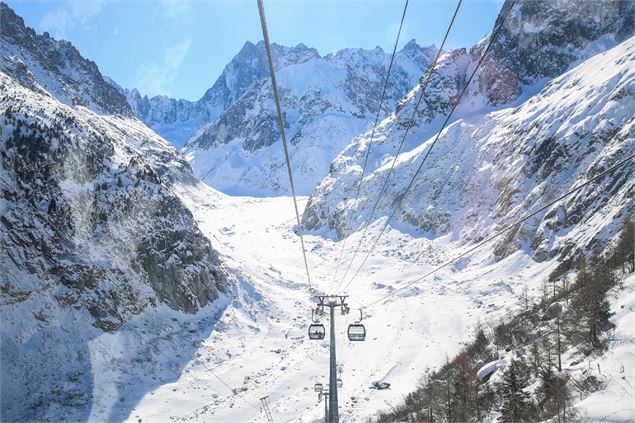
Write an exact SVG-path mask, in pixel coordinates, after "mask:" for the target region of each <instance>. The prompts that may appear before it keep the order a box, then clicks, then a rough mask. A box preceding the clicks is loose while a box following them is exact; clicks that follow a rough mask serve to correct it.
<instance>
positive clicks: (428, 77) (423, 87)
mask: <svg viewBox="0 0 635 423" xmlns="http://www.w3.org/2000/svg"><path fill="white" fill-rule="evenodd" d="M462 2H463V0H459V2H458V3H457V5H456V9H455V10H454V14H453V15H452V20H451V21H450V24H449V25H448V29H447V30H446V31H445V36H444V37H443V41H442V42H441V47H439V50H438V51H437V55H436V57H435V58H434V61H433V62H432V65H431V66H430V67H429V68H428V69H427V70H426V73H425V74H424V75H425V76H426V79H425V80H424V83H423V84H421V94H420V95H419V99H418V100H417V103H416V104H415V107H414V109H413V111H412V116H411V117H410V120H409V121H408V122H414V119H415V117H416V115H417V112H418V111H419V105H420V104H421V101H422V100H423V97H424V96H425V91H426V89H427V88H428V85H429V83H430V80H431V79H432V75H433V73H434V69H435V67H436V65H437V62H438V61H439V57H440V56H441V53H442V52H443V48H444V47H445V42H446V41H447V39H448V36H449V35H450V31H451V30H452V26H453V25H454V20H455V19H456V15H457V14H458V13H459V9H460V8H461V3H462ZM411 127H412V125H408V126H407V127H406V130H405V131H404V134H403V137H402V138H401V142H400V143H399V148H398V149H397V154H395V157H394V159H393V161H392V164H391V165H390V169H389V170H388V173H387V174H386V178H385V179H384V182H383V184H382V187H381V189H380V190H379V194H378V195H377V200H376V201H375V204H374V205H373V209H372V211H371V213H370V217H369V218H368V221H367V223H366V226H365V227H364V230H363V232H362V236H361V238H360V239H359V242H358V243H357V247H356V248H355V252H354V253H353V257H352V258H351V260H350V262H349V263H348V267H347V268H346V272H344V276H343V277H342V280H340V283H339V284H338V285H337V289H336V291H337V290H339V288H340V287H341V286H342V283H344V281H345V280H346V276H347V275H348V272H349V271H350V270H351V266H352V265H353V261H355V257H357V253H358V252H359V249H360V247H361V245H362V242H363V241H364V237H365V236H366V231H368V227H369V226H370V223H371V222H372V219H373V216H374V215H375V211H377V206H378V205H379V201H380V199H381V195H382V194H383V192H384V190H385V189H386V186H387V184H388V179H389V178H390V175H391V174H392V171H393V169H394V167H395V163H396V162H397V158H398V157H399V154H400V153H401V149H402V148H403V145H404V143H405V141H406V137H407V136H408V133H409V132H410V128H411ZM369 151H370V146H369ZM360 186H361V182H360ZM362 210H363V207H362ZM356 273H357V272H356ZM348 285H350V282H349V284H347V285H346V287H348ZM346 287H345V288H344V289H346Z"/></svg>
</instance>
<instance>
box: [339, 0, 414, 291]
mask: <svg viewBox="0 0 635 423" xmlns="http://www.w3.org/2000/svg"><path fill="white" fill-rule="evenodd" d="M406 10H408V0H406V2H405V4H404V7H403V14H402V15H401V22H400V23H399V31H397V39H396V40H395V46H394V47H393V49H392V56H390V65H388V71H387V72H386V79H385V81H384V88H383V90H382V92H381V98H380V100H379V107H377V114H376V115H375V123H374V124H373V130H372V132H371V133H370V141H369V142H368V148H367V149H366V156H365V157H364V166H363V167H362V174H361V175H360V177H359V183H358V184H357V190H356V192H355V199H354V200H353V204H355V203H357V199H358V198H359V192H360V191H361V188H362V181H363V180H364V174H365V173H366V165H367V164H368V156H369V155H370V148H371V147H372V145H373V138H374V137H375V131H376V130H377V123H379V114H380V113H381V107H382V106H383V104H384V96H385V95H386V89H387V87H388V79H389V78H390V72H391V71H392V65H393V62H394V60H395V55H396V54H397V45H398V44H399V37H400V36H401V28H402V27H403V21H404V18H405V17H406ZM350 222H351V215H350V214H349V216H348V220H347V222H346V226H348V225H350ZM347 239H348V237H345V238H344V240H343V241H342V248H340V255H339V257H338V258H337V261H336V262H335V263H336V266H335V273H333V279H332V280H331V284H330V285H329V292H330V291H331V289H332V288H333V284H334V283H335V279H336V278H337V271H338V270H339V268H340V263H341V260H342V254H343V253H344V249H345V248H346V240H347Z"/></svg>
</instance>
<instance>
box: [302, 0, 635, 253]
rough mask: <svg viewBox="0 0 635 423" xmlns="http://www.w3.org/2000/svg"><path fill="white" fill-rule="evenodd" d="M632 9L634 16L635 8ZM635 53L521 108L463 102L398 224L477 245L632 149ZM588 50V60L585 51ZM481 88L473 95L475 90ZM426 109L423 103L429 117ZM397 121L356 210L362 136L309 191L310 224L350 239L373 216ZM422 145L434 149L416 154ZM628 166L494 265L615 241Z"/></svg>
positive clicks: (391, 184)
mask: <svg viewBox="0 0 635 423" xmlns="http://www.w3.org/2000/svg"><path fill="white" fill-rule="evenodd" d="M564 3H565V4H569V3H567V2H564ZM629 5H630V6H631V10H632V5H633V3H632V2H631V3H629ZM513 13H514V12H512V14H513ZM589 13H590V12H589ZM516 15H517V14H516ZM512 22H513V21H512ZM606 39H607V37H606V34H604V40H606ZM634 48H635V40H634V39H633V38H630V39H628V40H626V41H624V42H622V43H621V44H619V45H617V46H616V47H614V48H613V49H611V50H609V51H608V52H606V53H603V54H599V55H596V56H594V57H593V58H591V59H589V60H588V61H586V62H584V63H582V64H580V65H578V66H577V67H575V68H574V69H572V70H571V71H569V72H567V73H565V74H564V75H562V76H561V77H558V78H556V79H554V80H552V81H551V82H550V83H548V84H547V85H546V86H545V87H544V89H543V90H542V91H540V92H539V93H538V94H536V95H534V96H530V97H529V99H526V98H527V96H529V94H530V93H529V89H528V88H529V87H528V86H525V87H524V89H525V94H524V95H521V97H520V98H519V99H518V100H516V102H517V103H521V104H520V105H519V106H517V107H511V108H503V109H501V110H499V111H496V112H491V113H484V112H478V111H477V112H475V111H474V109H473V105H474V103H473V102H472V100H473V99H474V98H478V97H475V96H468V100H467V101H465V102H463V103H462V105H461V106H460V108H459V111H458V114H457V116H458V118H457V120H456V121H455V122H454V123H453V124H451V125H449V126H448V127H447V128H446V130H445V131H444V132H443V134H442V135H441V137H440V138H439V140H438V143H437V145H436V146H435V147H434V150H433V151H432V153H431V155H430V156H429V158H428V160H427V161H426V163H425V164H424V166H423V169H422V171H421V173H420V175H419V176H418V178H417V179H416V181H415V183H414V185H413V186H412V189H411V190H410V192H409V193H408V195H407V196H406V197H405V198H404V199H403V202H402V207H401V208H400V210H399V211H398V213H397V214H396V216H395V218H394V219H393V222H392V224H393V225H395V226H397V227H400V228H402V229H405V230H408V231H414V232H415V233H418V234H423V235H425V236H427V237H432V238H434V237H438V236H442V235H446V234H451V236H453V237H454V238H456V239H460V240H461V241H462V242H464V243H468V242H474V241H478V240H480V239H482V238H483V237H484V236H486V235H487V234H489V233H492V231H494V230H496V229H497V228H501V227H503V226H504V225H505V224H509V223H511V222H512V221H513V220H515V219H518V218H519V217H521V216H522V215H523V214H524V213H525V212H527V211H529V210H531V209H532V208H536V207H537V206H540V205H543V204H545V203H546V202H548V201H549V200H551V199H553V198H555V197H556V196H557V195H558V194H560V193H563V192H565V191H567V190H568V189H570V188H573V187H574V186H576V185H577V184H579V183H582V182H584V181H586V180H588V179H589V178H591V177H593V176H594V175H596V174H598V173H599V172H601V171H602V170H604V169H606V168H607V167H609V166H610V165H611V164H613V163H616V162H617V161H619V160H621V159H623V158H625V157H626V156H627V155H628V154H629V153H633V152H634V151H635V145H634V142H635V141H634V138H633V132H634V125H635V122H634V120H633V114H634V113H633V112H634V110H635V99H634V98H633V84H634V80H635V73H634V72H633V69H634V68H633V64H634V63H635V62H634ZM589 49H591V47H589ZM589 49H587V50H586V51H587V52H588V51H589ZM582 54H586V53H584V52H578V56H579V55H582ZM448 60H449V59H448V58H447V57H446V58H445V60H444V63H445V65H446V66H447V62H448ZM598 70H600V71H599V72H598ZM442 72H443V70H442V71H441V73H442ZM524 75H527V74H524ZM538 76H541V75H540V74H539V75H538ZM538 76H537V77H538ZM543 76H544V75H543ZM481 78H482V73H481ZM473 84H474V82H473ZM478 86H479V85H478V84H475V86H474V87H473V88H470V91H478V89H479V88H478ZM521 88H522V86H521ZM432 92H433V93H434V92H435V91H432ZM415 93H416V89H415V92H413V93H412V95H414V94H415ZM523 100H526V101H524V102H522V101H523ZM433 104H438V102H434V103H433ZM428 110H429V106H428V107H425V108H424V113H427V112H428ZM401 116H402V113H398V114H397V115H392V116H390V117H389V118H387V119H386V120H385V121H384V122H383V123H382V128H381V132H380V136H379V137H378V138H377V142H376V143H374V144H373V146H372V147H371V152H373V151H374V153H373V155H372V158H371V163H372V165H371V166H370V168H371V170H373V169H374V171H372V172H370V173H369V174H368V176H366V177H365V178H364V181H363V182H362V188H361V193H360V198H359V200H358V202H357V203H355V204H353V199H354V188H353V187H354V184H355V183H356V182H357V181H356V178H359V174H360V172H361V166H360V164H359V163H360V160H361V158H362V153H364V152H365V149H366V148H369V147H368V136H367V135H366V136H362V137H360V138H358V139H357V140H356V141H354V143H353V144H352V145H351V146H350V147H349V148H348V149H347V150H345V151H344V152H343V153H342V154H341V155H340V156H339V157H338V158H337V159H336V160H335V161H334V162H333V164H332V171H331V174H330V175H329V176H328V177H327V178H326V179H324V180H323V181H322V182H321V183H320V185H319V186H318V188H316V190H315V191H314V193H313V194H312V196H311V199H310V200H309V204H308V205H307V209H306V211H305V213H304V216H303V224H304V226H305V227H306V228H308V229H319V230H321V231H323V232H324V233H326V232H329V231H335V232H336V233H337V235H338V236H339V237H343V236H346V235H347V234H349V233H351V232H352V231H356V230H358V229H359V228H361V227H362V226H363V225H364V224H365V223H366V222H367V221H368V220H369V219H371V217H370V216H369V215H370V210H371V208H372V205H373V202H374V201H375V198H376V195H377V192H378V191H379V189H380V187H381V185H382V184H383V181H384V179H385V177H386V175H387V173H388V168H389V166H390V163H391V161H392V159H393V157H392V155H391V154H390V148H393V149H394V148H395V145H396V144H397V143H398V142H399V141H400V139H401V138H400V136H401V135H402V134H403V128H402V127H401V126H402V122H403V118H401ZM405 116H408V113H406V114H405ZM438 117H439V115H437V118H438ZM461 117H462V118H461ZM429 122H430V123H428V124H426V123H425V121H424V123H423V124H421V125H420V126H418V127H415V128H414V129H413V130H412V131H411V135H410V137H409V138H408V139H407V142H408V143H409V148H407V149H406V151H407V152H406V153H405V154H403V155H401V156H400V157H399V159H398V161H397V164H396V166H395V169H394V174H393V175H392V176H391V177H390V180H389V181H388V184H387V187H388V189H387V192H386V194H385V195H384V196H383V197H382V200H381V201H380V203H379V207H378V211H377V212H376V214H375V216H373V217H372V220H373V221H374V220H376V219H380V218H382V216H387V215H389V214H390V213H391V211H392V210H393V209H394V207H395V206H396V205H397V203H398V202H399V200H400V198H401V197H400V196H401V193H402V191H403V190H404V189H405V187H406V185H407V184H408V182H409V181H410V179H411V178H412V175H413V174H414V172H415V170H416V169H417V168H418V167H419V165H420V163H421V161H422V160H423V157H424V156H425V154H426V153H427V151H428V149H429V148H430V146H431V143H432V139H433V138H431V137H432V136H433V135H434V134H435V130H437V129H438V126H437V127H435V124H438V120H437V121H435V120H434V119H432V120H430V121H429ZM421 140H427V141H426V142H423V143H422V144H421V145H419V146H415V145H416V144H417V143H418V142H420V141H421ZM382 143H383V144H384V145H382ZM388 146H389V147H388ZM411 146H413V147H412V149H410V147H411ZM377 147H378V148H377ZM408 150H409V151H408ZM382 154H383V156H382ZM633 168H634V166H633V164H632V163H631V164H629V165H628V166H626V167H625V168H623V169H621V170H619V171H617V172H615V173H614V174H612V175H609V176H607V177H606V178H605V179H603V180H602V181H599V182H598V184H596V185H594V186H592V187H588V188H586V189H585V190H583V191H581V192H579V193H578V194H577V195H576V196H574V197H572V198H570V199H568V200H567V201H566V202H565V203H564V204H560V205H558V206H557V207H554V208H553V209H552V210H548V211H546V212H545V213H543V214H542V215H540V216H537V217H536V218H535V219H533V220H531V221H528V222H526V223H525V224H524V225H523V226H522V227H521V228H520V229H519V230H518V231H515V232H514V233H512V234H510V236H509V238H508V239H505V240H503V241H501V242H500V243H499V248H498V249H497V250H496V251H497V255H498V257H501V256H504V255H507V254H509V253H511V252H513V251H516V250H517V249H519V248H521V249H528V250H529V251H532V254H533V256H534V259H535V260H538V261H541V260H545V259H546V258H548V257H552V256H553V255H555V254H558V253H559V252H560V251H564V253H565V254H570V253H571V252H572V251H570V249H571V248H570V247H568V243H569V242H570V241H571V240H572V239H574V238H575V239H576V241H577V243H578V245H579V246H581V247H586V246H590V245H593V244H594V243H596V242H598V241H601V240H603V239H606V238H607V237H608V236H609V235H612V234H614V232H615V230H616V228H617V227H616V226H614V225H611V222H612V221H613V220H615V219H617V220H619V219H624V216H625V212H626V211H628V210H632V209H633V207H634V206H633Z"/></svg>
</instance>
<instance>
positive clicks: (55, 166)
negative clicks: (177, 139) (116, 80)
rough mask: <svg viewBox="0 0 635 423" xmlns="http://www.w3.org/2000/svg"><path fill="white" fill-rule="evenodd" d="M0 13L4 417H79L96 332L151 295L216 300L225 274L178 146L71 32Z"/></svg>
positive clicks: (186, 304)
mask: <svg viewBox="0 0 635 423" xmlns="http://www.w3.org/2000/svg"><path fill="white" fill-rule="evenodd" d="M0 16H1V17H2V34H1V35H2V37H1V38H2V41H1V42H2V57H1V59H0V60H1V62H0V64H1V66H0V93H1V94H0V164H1V167H0V192H1V194H2V195H1V199H0V209H1V210H2V219H1V220H0V244H1V245H2V248H1V252H0V268H1V271H0V314H1V316H2V318H1V320H2V330H1V337H2V339H1V345H2V376H1V377H2V390H1V397H0V399H1V406H2V407H1V411H2V415H1V417H0V419H1V420H3V421H12V420H22V421H43V420H51V421H61V420H66V419H69V420H84V419H85V418H86V417H87V416H88V415H89V414H90V412H91V407H92V405H93V401H94V400H95V397H94V392H93V389H94V385H93V384H96V383H97V382H96V379H95V378H96V377H97V374H96V372H94V369H93V366H94V365H96V362H97V361H98V359H99V354H97V355H96V356H95V353H96V352H95V351H94V350H92V351H91V348H90V347H89V344H90V343H91V342H92V341H93V340H94V339H95V338H98V337H100V336H102V335H104V333H107V332H110V333H117V332H116V331H118V330H121V327H122V325H125V324H126V322H128V321H130V320H132V319H134V318H135V316H137V315H138V314H139V313H141V312H142V311H143V310H145V309H150V310H151V312H154V311H153V310H154V308H153V307H154V306H157V307H160V308H162V309H164V310H166V309H171V310H172V312H173V313H174V314H177V315H178V314H183V313H194V312H196V311H198V310H200V309H201V308H204V307H207V309H208V310H209V309H210V307H212V306H210V304H211V303H212V302H214V301H215V300H216V299H217V298H219V296H220V295H221V292H224V291H227V287H228V283H227V282H226V275H225V273H224V271H223V270H221V268H220V262H219V260H218V257H217V253H216V251H215V250H214V249H212V247H211V245H210V242H209V240H208V239H207V238H206V237H205V236H203V234H202V233H201V232H200V230H199V229H198V226H197V224H196V222H195V221H194V219H193V217H192V215H191V213H190V212H189V211H188V209H187V208H186V207H185V206H184V205H183V203H182V202H181V200H180V199H179V198H178V196H177V195H176V194H175V191H174V183H175V182H176V181H178V183H179V184H185V185H189V184H192V183H193V182H194V181H195V178H194V176H193V174H192V171H191V169H190V167H189V166H188V165H187V163H186V162H185V161H184V160H183V158H182V157H180V156H179V155H178V153H177V152H176V150H175V149H174V147H172V146H171V145H170V144H169V143H168V142H167V141H165V140H164V139H162V138H160V137H159V136H158V135H156V134H155V133H154V132H152V131H151V130H150V129H149V128H147V127H146V126H145V125H144V124H143V123H141V122H140V121H139V120H138V119H136V118H134V117H133V116H132V114H131V113H130V110H129V109H127V104H126V103H125V99H123V102H122V98H123V97H119V96H118V93H117V92H116V91H114V90H110V88H108V87H110V85H109V84H107V83H105V82H103V81H104V80H103V78H102V77H101V76H100V75H99V72H98V70H97V68H96V67H94V65H91V64H90V62H88V61H86V60H85V59H83V58H82V57H81V56H79V53H77V52H76V50H74V48H72V46H70V45H69V44H67V43H65V42H57V41H55V40H52V39H50V38H47V37H45V36H36V35H35V34H34V33H33V31H32V30H31V29H29V28H25V27H24V25H23V21H22V19H21V18H18V17H17V16H16V15H15V14H13V11H11V10H10V9H9V8H8V7H7V6H6V5H5V4H4V3H2V4H0ZM24 40H27V41H28V42H26V41H24ZM31 41H32V42H31ZM16 43H17V44H16ZM44 47H46V53H45V54H42V55H41V54H40V53H42V50H41V49H42V48H44ZM69 52H71V53H72V55H71V56H68V57H70V58H69V59H68V61H66V62H64V64H63V65H60V66H61V67H60V66H57V65H56V63H57V62H56V60H57V59H56V58H58V57H64V55H65V54H71V53H69ZM48 61H51V62H52V63H48ZM15 64H20V65H19V67H13V65H15ZM89 71H90V72H92V71H95V72H96V73H95V74H92V73H88V72H89ZM67 78H70V79H67ZM102 82H103V84H102ZM104 93H106V94H109V93H110V94H112V93H114V94H113V95H112V97H107V96H105V94H104ZM58 96H59V98H58ZM120 111H121V113H119V112H120ZM136 395H139V393H137V394H136Z"/></svg>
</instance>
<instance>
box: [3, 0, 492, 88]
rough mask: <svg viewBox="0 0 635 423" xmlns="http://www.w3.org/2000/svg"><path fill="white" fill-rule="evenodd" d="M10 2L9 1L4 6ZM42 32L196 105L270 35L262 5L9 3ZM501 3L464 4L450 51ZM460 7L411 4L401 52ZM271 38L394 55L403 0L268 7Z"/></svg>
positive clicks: (428, 37)
mask: <svg viewBox="0 0 635 423" xmlns="http://www.w3.org/2000/svg"><path fill="white" fill-rule="evenodd" d="M5 1H7V0H5ZM7 3H8V4H9V5H10V6H11V7H12V8H13V9H14V10H15V11H16V12H17V13H18V14H19V15H20V16H22V17H23V18H24V19H25V21H26V24H27V25H29V26H31V27H33V28H35V30H36V31H38V32H42V31H48V32H49V33H50V34H51V35H52V36H54V37H55V38H65V39H68V40H70V41H71V42H72V43H73V44H74V45H75V46H76V47H77V48H78V49H79V51H80V52H81V53H82V55H84V56H85V57H87V58H89V59H91V60H93V61H95V62H96V63H97V65H98V66H99V68H100V69H101V71H102V73H103V74H105V75H107V76H109V77H111V78H113V79H114V80H115V81H116V82H118V83H119V84H121V85H122V86H124V87H126V88H133V87H136V88H138V89H139V91H141V93H143V94H148V95H156V94H166V95H170V96H172V97H176V98H187V99H189V100H195V99H198V98H200V97H201V96H202V95H203V93H204V92H205V90H206V89H207V88H209V87H211V86H212V84H213V83H214V81H215V80H216V78H217V77H218V76H219V75H220V73H221V72H222V70H223V68H224V67H225V65H226V64H227V63H228V62H229V61H230V60H231V59H232V57H234V55H235V54H236V53H237V52H238V51H239V50H240V49H241V47H242V46H243V44H244V43H245V42H246V41H252V42H257V41H258V40H260V39H261V38H262V34H261V32H260V22H259V20H258V10H257V6H256V0H8V1H7ZM501 6H502V0H464V1H463V5H462V7H461V10H460V11H459V15H458V17H457V22H456V23H455V28H456V29H455V30H454V31H453V33H452V34H451V35H450V38H449V40H448V43H449V47H451V48H454V47H464V46H465V47H469V46H471V45H473V44H474V43H475V42H476V41H478V40H479V39H481V38H482V37H483V36H484V35H485V34H487V33H488V32H489V31H490V30H491V28H492V26H493V24H494V21H495V19H496V16H497V14H498V11H499V10H500V8H501ZM455 7H456V1H455V0H411V1H410V4H409V7H408V13H407V14H406V20H405V24H404V26H405V29H404V32H403V33H402V37H401V43H400V44H401V45H403V44H405V43H406V42H407V41H409V40H410V39H412V38H415V39H416V40H417V42H418V43H419V44H422V45H429V44H436V45H439V44H440V42H441V39H442V37H443V34H444V32H445V29H446V27H447V24H448V22H449V20H450V18H451V15H452V12H453V11H454V8H455ZM265 8H266V11H267V21H268V24H269V32H270V37H271V40H272V41H273V42H277V43H279V44H285V45H296V44H298V43H304V44H306V45H307V46H310V47H315V48H316V49H317V50H318V51H319V52H320V54H326V53H329V52H333V51H337V50H339V49H342V48H346V47H363V48H374V47H375V46H380V47H382V48H383V49H384V50H385V51H387V52H390V51H392V46H393V44H394V40H395V36H396V34H397V29H398V25H399V20H400V18H401V13H402V11H403V1H402V0H321V1H317V0H265Z"/></svg>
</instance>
